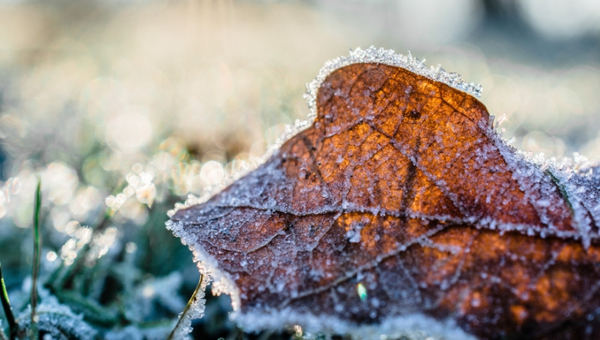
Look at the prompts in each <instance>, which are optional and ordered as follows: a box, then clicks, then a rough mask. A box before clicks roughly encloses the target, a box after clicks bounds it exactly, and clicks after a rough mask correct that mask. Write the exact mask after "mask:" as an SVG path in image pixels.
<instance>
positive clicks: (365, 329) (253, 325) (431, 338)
mask: <svg viewBox="0 0 600 340" xmlns="http://www.w3.org/2000/svg"><path fill="white" fill-rule="evenodd" d="M232 319H233V320H234V321H235V322H237V323H238V324H239V325H240V326H241V327H242V328H243V329H244V331H250V332H252V331H259V330H263V329H281V328H283V327H291V326H294V325H300V326H302V329H303V330H305V331H307V332H314V333H319V332H322V333H326V334H327V333H333V334H351V335H352V339H354V340H358V339H382V338H384V336H385V337H387V338H391V339H398V338H401V337H402V336H404V337H406V338H408V339H409V340H475V339H477V338H476V337H474V336H472V335H470V334H467V333H465V332H464V331H463V330H462V329H460V328H459V327H458V326H457V325H456V323H454V321H452V320H446V321H438V320H436V319H433V318H431V317H428V316H426V315H423V314H418V313H415V314H410V315H402V316H394V317H390V318H387V319H384V320H383V321H382V322H381V323H380V324H378V325H355V324H353V323H349V322H347V321H345V320H341V319H339V318H336V317H332V316H328V315H314V314H306V313H297V312H294V311H293V310H291V309H289V308H285V309H283V310H281V311H278V312H272V313H258V312H253V313H252V314H236V315H234V316H233V317H232Z"/></svg>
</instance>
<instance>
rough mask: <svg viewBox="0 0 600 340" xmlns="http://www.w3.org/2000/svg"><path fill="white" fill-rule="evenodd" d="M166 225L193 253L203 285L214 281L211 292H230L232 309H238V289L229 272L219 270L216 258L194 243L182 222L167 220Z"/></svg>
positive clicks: (192, 237)
mask: <svg viewBox="0 0 600 340" xmlns="http://www.w3.org/2000/svg"><path fill="white" fill-rule="evenodd" d="M166 225H167V229H169V230H171V231H172V232H173V234H174V235H175V236H177V237H179V238H180V239H181V242H182V243H183V244H185V245H187V246H188V247H189V248H190V250H191V251H192V253H193V254H194V262H195V263H196V265H197V266H198V270H199V271H200V274H202V275H204V276H205V279H204V281H205V283H206V284H205V285H204V286H205V287H206V286H207V285H208V283H209V282H211V281H214V284H213V294H214V295H220V294H230V295H231V305H232V307H233V310H234V311H237V310H239V309H240V306H241V302H240V293H239V289H238V288H237V286H236V285H235V283H234V282H233V279H232V278H231V276H230V275H229V273H227V272H224V271H221V270H220V269H219V264H218V263H217V260H216V259H215V258H214V257H212V256H210V255H209V254H208V253H207V252H205V251H204V249H202V248H200V247H198V246H197V245H196V244H195V239H194V235H193V234H192V233H188V232H187V231H186V230H185V228H184V224H183V223H181V222H173V221H171V220H169V221H167V223H166Z"/></svg>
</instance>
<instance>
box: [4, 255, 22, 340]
mask: <svg viewBox="0 0 600 340" xmlns="http://www.w3.org/2000/svg"><path fill="white" fill-rule="evenodd" d="M0 289H2V292H1V295H0V299H1V300H2V308H3V309H4V315H5V316H6V321H8V329H9V332H10V338H11V339H14V338H15V336H16V334H17V329H18V327H17V322H16V321H15V315H14V314H13V312H12V308H11V306H10V300H9V299H8V290H6V284H5V283H4V275H2V264H1V263H0Z"/></svg>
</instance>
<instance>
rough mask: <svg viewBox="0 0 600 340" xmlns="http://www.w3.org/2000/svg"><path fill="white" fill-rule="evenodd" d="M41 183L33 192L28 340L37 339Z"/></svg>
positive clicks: (39, 181)
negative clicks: (29, 326) (33, 208)
mask: <svg viewBox="0 0 600 340" xmlns="http://www.w3.org/2000/svg"><path fill="white" fill-rule="evenodd" d="M41 188H42V181H41V180H40V179H38V185H37V189H36V191H35V210H34V212H33V268H32V269H31V329H30V330H29V332H30V335H29V338H30V339H32V340H37V339H38V327H37V322H38V316H37V312H36V308H37V281H38V276H39V273H40V257H41V250H42V240H41V238H40V213H41V210H42V190H41Z"/></svg>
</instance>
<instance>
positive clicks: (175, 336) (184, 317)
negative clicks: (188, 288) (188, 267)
mask: <svg viewBox="0 0 600 340" xmlns="http://www.w3.org/2000/svg"><path fill="white" fill-rule="evenodd" d="M204 288H205V284H204V275H203V274H200V280H199V281H198V286H196V290H194V294H192V297H191V298H190V300H189V301H188V303H187V305H186V306H185V308H184V309H183V312H181V316H180V317H179V321H177V324H176V325H175V327H174V328H173V330H172V331H171V334H169V337H168V338H167V340H179V338H180V337H181V334H185V335H187V334H188V332H187V330H184V329H180V328H183V327H186V328H187V327H190V325H191V319H192V317H193V316H192V315H188V314H190V312H191V309H192V306H194V304H195V303H196V301H197V300H198V299H201V298H202V297H201V296H198V293H199V292H200V291H201V290H204Z"/></svg>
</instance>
